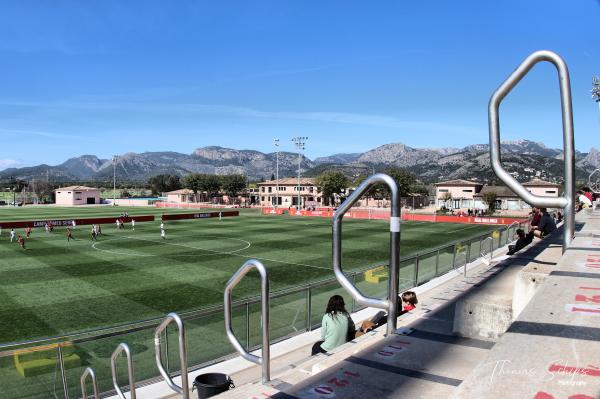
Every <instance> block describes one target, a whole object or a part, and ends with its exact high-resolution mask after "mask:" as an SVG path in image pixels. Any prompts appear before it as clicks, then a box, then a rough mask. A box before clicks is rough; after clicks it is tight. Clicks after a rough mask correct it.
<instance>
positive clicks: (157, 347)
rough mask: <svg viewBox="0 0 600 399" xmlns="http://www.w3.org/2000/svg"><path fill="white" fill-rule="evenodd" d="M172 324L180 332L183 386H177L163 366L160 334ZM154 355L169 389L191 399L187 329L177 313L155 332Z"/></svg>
mask: <svg viewBox="0 0 600 399" xmlns="http://www.w3.org/2000/svg"><path fill="white" fill-rule="evenodd" d="M171 323H175V324H177V329H178V330H179V360H180V363H181V386H179V385H177V384H175V382H173V379H172V378H171V376H170V375H169V372H168V371H167V370H165V368H164V366H163V364H162V345H161V344H160V334H162V332H163V331H164V330H165V328H167V326H168V325H169V324H171ZM154 355H155V358H156V366H157V367H158V371H160V375H162V377H163V378H164V380H165V381H166V382H167V385H168V386H169V388H171V389H172V390H174V391H175V392H177V393H179V394H181V395H182V396H183V399H189V397H190V387H189V384H188V373H187V363H188V362H187V351H186V349H185V328H184V326H183V321H181V318H180V317H179V316H178V315H177V313H169V314H168V315H167V317H166V318H165V320H164V321H163V322H162V323H160V325H159V326H158V327H156V330H155V331H154Z"/></svg>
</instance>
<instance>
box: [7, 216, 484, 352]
mask: <svg viewBox="0 0 600 399" xmlns="http://www.w3.org/2000/svg"><path fill="white" fill-rule="evenodd" d="M125 210H126V211H128V212H129V214H130V215H132V216H133V215H136V214H138V215H139V214H156V215H157V216H158V218H159V217H160V214H161V213H167V212H190V211H189V210H181V211H179V210H163V209H155V208H124V207H118V208H110V207H89V208H88V207H85V208H59V207H29V208H11V207H4V208H0V220H2V221H9V220H28V219H42V220H45V219H50V218H61V217H64V218H70V217H73V218H75V217H100V216H115V217H116V216H118V214H119V213H120V212H123V211H125ZM159 223H160V222H159V220H157V221H155V222H147V223H141V222H140V223H137V225H136V227H135V231H132V230H131V226H130V225H126V228H125V230H120V231H117V230H116V228H115V226H114V224H112V225H104V226H103V233H104V234H103V235H102V236H101V237H99V239H98V242H95V243H93V242H92V241H91V236H90V229H91V226H78V227H77V228H76V229H75V230H74V236H75V238H76V240H75V241H71V242H70V243H68V242H67V239H66V235H65V231H66V230H65V228H56V229H55V231H54V232H53V233H51V234H48V235H47V234H45V233H44V231H43V229H40V228H38V229H34V232H33V234H32V237H31V239H29V240H28V241H27V248H28V249H27V250H26V251H23V250H21V249H20V248H19V246H18V245H17V244H16V243H13V244H11V243H10V242H9V237H8V231H7V229H4V231H3V232H2V235H1V236H0V259H1V260H0V320H2V323H0V343H1V342H14V341H20V340H25V339H31V338H38V337H47V336H53V335H57V334H65V333H71V332H76V331H80V330H83V329H89V328H95V327H102V326H107V325H112V324H116V323H125V322H129V321H136V320H140V319H146V318H151V317H157V316H162V315H164V314H166V313H167V312H170V311H183V310H190V309H196V308H200V307H203V306H207V305H212V304H220V303H222V297H223V288H224V286H225V283H226V282H227V280H228V279H229V278H230V276H231V274H232V273H233V272H234V271H235V270H237V269H238V268H239V266H240V265H241V264H242V263H243V262H244V261H246V260H248V259H251V258H256V259H259V260H261V261H262V262H263V263H264V264H265V266H266V267H267V268H268V270H269V274H270V282H271V291H276V290H279V289H283V288H286V287H290V286H294V285H299V284H303V283H306V282H308V281H315V280H319V279H325V278H330V277H332V276H333V273H332V270H331V221H330V220H329V219H324V218H307V217H290V216H262V215H260V214H259V212H258V211H254V210H242V212H241V215H240V216H239V217H231V218H223V220H222V221H219V219H218V218H215V219H201V220H189V221H177V222H166V223H165V225H166V231H167V239H166V240H162V239H161V237H160V231H159ZM343 226H344V227H343V237H344V241H343V264H344V268H345V270H347V271H350V270H352V269H357V268H364V267H366V266H369V265H377V264H383V263H386V262H387V258H388V238H389V230H388V224H387V222H384V221H374V220H371V221H368V220H351V219H350V220H345V221H344V225H343ZM23 230H24V229H18V233H21V234H22V233H24V231H23ZM489 230H490V227H489V226H477V225H464V224H444V223H440V224H432V223H419V222H407V223H403V225H402V232H401V234H402V235H401V256H402V257H405V256H408V255H410V254H413V253H415V252H421V251H423V250H425V249H427V248H432V247H436V246H439V245H442V244H444V243H447V242H450V241H453V240H456V239H461V238H463V237H470V236H474V235H477V234H481V233H483V232H485V231H489ZM258 284H259V282H258V274H257V273H254V272H253V273H251V274H250V275H249V276H248V278H246V279H244V281H243V282H242V283H241V284H240V285H239V286H238V287H237V288H236V290H235V292H234V293H235V297H236V298H240V297H243V296H248V295H254V294H256V293H257V292H258Z"/></svg>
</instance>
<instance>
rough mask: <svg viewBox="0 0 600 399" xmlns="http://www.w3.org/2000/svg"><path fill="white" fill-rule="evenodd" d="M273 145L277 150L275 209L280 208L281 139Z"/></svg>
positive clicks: (276, 140) (275, 140)
mask: <svg viewBox="0 0 600 399" xmlns="http://www.w3.org/2000/svg"><path fill="white" fill-rule="evenodd" d="M273 144H274V145H275V150H276V157H277V158H276V165H277V166H276V167H275V208H277V207H278V206H279V139H273Z"/></svg>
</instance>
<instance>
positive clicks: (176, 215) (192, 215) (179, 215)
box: [161, 211, 240, 220]
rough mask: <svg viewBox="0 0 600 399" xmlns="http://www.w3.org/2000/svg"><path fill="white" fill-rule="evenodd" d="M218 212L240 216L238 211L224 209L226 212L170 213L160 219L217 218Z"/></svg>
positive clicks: (224, 215)
mask: <svg viewBox="0 0 600 399" xmlns="http://www.w3.org/2000/svg"><path fill="white" fill-rule="evenodd" d="M219 214H221V216H222V217H230V216H240V212H239V211H226V212H196V213H171V214H167V215H162V217H161V219H162V220H184V219H206V218H218V217H219Z"/></svg>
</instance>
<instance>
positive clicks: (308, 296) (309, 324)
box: [306, 286, 312, 331]
mask: <svg viewBox="0 0 600 399" xmlns="http://www.w3.org/2000/svg"><path fill="white" fill-rule="evenodd" d="M311 302H312V291H311V289H310V286H308V287H306V314H307V316H306V320H307V321H306V323H307V326H306V331H311V330H312V316H311V313H312V303H311Z"/></svg>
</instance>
